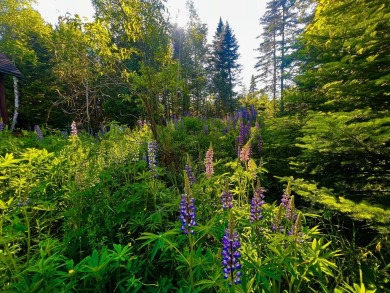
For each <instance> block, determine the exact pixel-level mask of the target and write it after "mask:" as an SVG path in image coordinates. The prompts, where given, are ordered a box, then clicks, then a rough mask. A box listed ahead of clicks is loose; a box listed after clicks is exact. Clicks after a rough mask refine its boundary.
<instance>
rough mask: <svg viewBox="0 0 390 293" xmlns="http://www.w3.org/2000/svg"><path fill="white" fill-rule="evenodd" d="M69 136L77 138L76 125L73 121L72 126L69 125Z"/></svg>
mask: <svg viewBox="0 0 390 293" xmlns="http://www.w3.org/2000/svg"><path fill="white" fill-rule="evenodd" d="M70 134H71V135H72V136H77V125H76V122H75V121H73V122H72V124H71V125H70Z"/></svg>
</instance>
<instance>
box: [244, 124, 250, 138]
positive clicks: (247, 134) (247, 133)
mask: <svg viewBox="0 0 390 293" xmlns="http://www.w3.org/2000/svg"><path fill="white" fill-rule="evenodd" d="M251 130H252V127H251V123H250V121H248V123H247V124H246V130H245V134H246V138H247V139H249V138H250V137H251Z"/></svg>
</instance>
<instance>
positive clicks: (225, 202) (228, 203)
mask: <svg viewBox="0 0 390 293" xmlns="http://www.w3.org/2000/svg"><path fill="white" fill-rule="evenodd" d="M221 200H222V208H223V209H231V208H232V207H233V195H232V193H231V192H230V191H229V190H228V189H227V190H224V191H222V194H221Z"/></svg>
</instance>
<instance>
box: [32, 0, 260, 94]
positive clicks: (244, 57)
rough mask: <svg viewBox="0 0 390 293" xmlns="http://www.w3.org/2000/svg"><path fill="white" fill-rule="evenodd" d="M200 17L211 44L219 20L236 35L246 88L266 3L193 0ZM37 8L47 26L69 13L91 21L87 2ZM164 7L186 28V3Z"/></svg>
mask: <svg viewBox="0 0 390 293" xmlns="http://www.w3.org/2000/svg"><path fill="white" fill-rule="evenodd" d="M193 2H194V5H195V8H196V10H197V11H198V15H199V18H200V19H201V21H202V22H203V23H206V24H207V26H208V30H209V36H208V39H209V42H211V40H212V38H213V36H214V33H215V30H216V28H217V24H218V21H219V18H220V17H221V18H222V20H223V21H224V22H225V21H228V22H229V25H230V27H231V28H232V30H233V33H234V34H235V36H236V39H237V42H238V45H239V53H240V59H239V63H240V64H241V65H242V72H241V77H242V82H243V84H244V85H245V86H246V87H247V88H248V87H249V83H250V79H251V76H252V74H253V75H256V71H255V69H254V65H255V64H256V56H257V52H256V51H255V49H256V48H257V47H258V45H259V39H257V36H259V35H260V33H261V29H260V24H259V19H260V17H261V16H262V15H263V14H264V10H265V5H266V1H265V0H193ZM37 3H38V5H37V6H36V8H37V9H38V11H39V12H40V13H41V15H42V17H43V18H44V19H45V20H46V21H47V22H49V23H52V24H55V23H56V22H57V19H58V16H61V15H64V14H65V13H67V12H69V13H70V14H78V15H80V16H81V17H86V18H88V19H89V20H92V18H93V8H92V5H91V2H90V1H89V0H37ZM166 6H167V8H168V10H169V13H170V18H171V22H177V23H178V24H179V25H180V26H183V27H184V26H185V24H186V22H187V18H188V17H187V9H186V0H168V1H167V3H166Z"/></svg>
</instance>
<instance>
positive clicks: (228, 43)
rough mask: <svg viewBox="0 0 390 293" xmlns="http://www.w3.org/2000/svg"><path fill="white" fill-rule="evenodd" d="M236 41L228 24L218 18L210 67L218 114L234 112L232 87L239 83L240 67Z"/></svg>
mask: <svg viewBox="0 0 390 293" xmlns="http://www.w3.org/2000/svg"><path fill="white" fill-rule="evenodd" d="M238 48H239V46H238V43H237V39H236V37H235V35H234V33H233V31H232V29H231V28H230V25H229V23H228V22H226V23H225V24H224V23H223V21H222V19H221V18H220V20H219V23H218V26H217V30H216V33H215V35H214V40H213V43H212V53H211V59H210V63H211V64H210V65H211V70H212V82H213V90H214V93H215V94H216V99H217V107H218V109H217V110H218V112H228V111H230V112H232V111H233V110H234V97H235V95H236V93H235V92H234V87H235V86H236V85H238V83H239V74H240V71H241V65H240V64H239V63H238V58H239V57H240V55H239V53H238Z"/></svg>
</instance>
